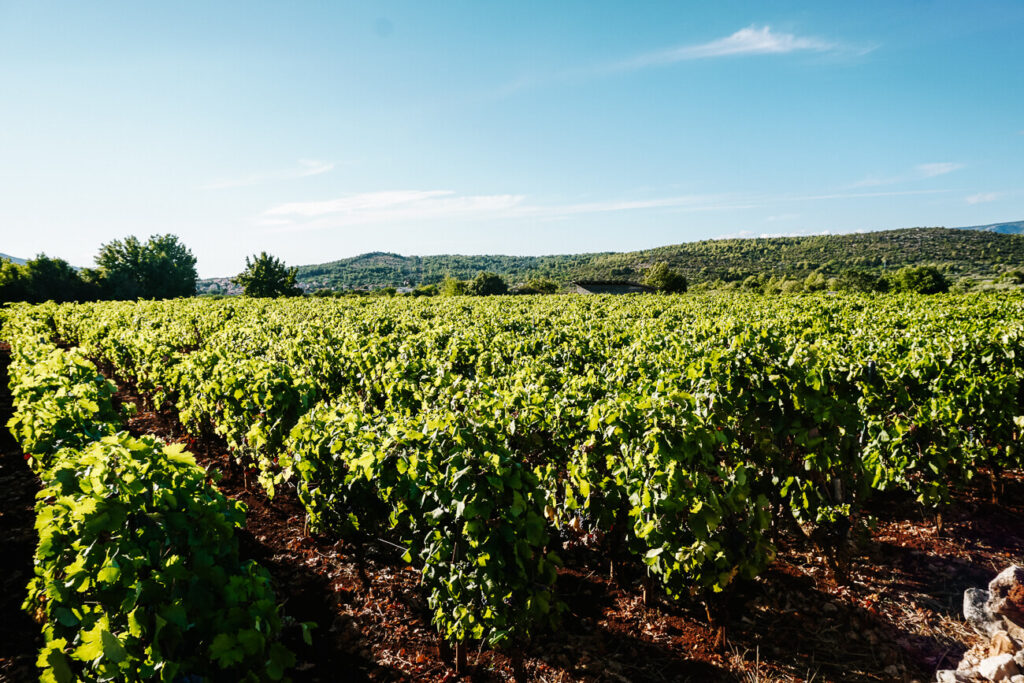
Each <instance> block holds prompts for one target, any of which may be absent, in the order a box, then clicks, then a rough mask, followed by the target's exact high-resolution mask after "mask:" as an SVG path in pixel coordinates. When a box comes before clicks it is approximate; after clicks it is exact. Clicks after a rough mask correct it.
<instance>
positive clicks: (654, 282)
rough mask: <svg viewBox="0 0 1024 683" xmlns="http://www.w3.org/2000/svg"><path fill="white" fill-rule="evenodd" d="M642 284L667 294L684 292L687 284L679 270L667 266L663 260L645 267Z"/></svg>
mask: <svg viewBox="0 0 1024 683" xmlns="http://www.w3.org/2000/svg"><path fill="white" fill-rule="evenodd" d="M644 284H645V285H647V286H648V287H653V288H654V289H656V290H658V291H659V292H665V293H667V294H673V293H676V292H685V291H686V288H687V285H688V283H687V282H686V277H685V276H683V274H682V273H680V272H679V271H676V270H673V269H672V268H669V266H668V264H667V263H665V262H664V261H661V262H659V263H655V264H654V265H653V266H651V267H650V268H648V269H647V274H646V275H645V276H644Z"/></svg>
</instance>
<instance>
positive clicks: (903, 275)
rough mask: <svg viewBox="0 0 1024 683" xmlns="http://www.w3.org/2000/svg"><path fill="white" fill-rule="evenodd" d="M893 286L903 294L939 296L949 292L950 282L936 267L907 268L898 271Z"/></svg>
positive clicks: (893, 279)
mask: <svg viewBox="0 0 1024 683" xmlns="http://www.w3.org/2000/svg"><path fill="white" fill-rule="evenodd" d="M892 282H893V286H894V287H895V289H897V290H898V291H901V292H912V293H914V294H939V293H941V292H945V291H947V290H949V281H948V280H947V279H946V278H945V277H944V276H943V275H942V273H941V272H939V269H938V268H935V267H934V266H905V267H903V268H900V269H899V270H898V271H896V274H895V275H894V276H893V278H892Z"/></svg>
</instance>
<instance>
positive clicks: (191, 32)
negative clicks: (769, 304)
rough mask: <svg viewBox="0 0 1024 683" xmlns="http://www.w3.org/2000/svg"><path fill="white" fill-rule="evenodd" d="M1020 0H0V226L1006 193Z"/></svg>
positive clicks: (284, 227) (560, 218) (435, 244)
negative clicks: (373, 0)
mask: <svg viewBox="0 0 1024 683" xmlns="http://www.w3.org/2000/svg"><path fill="white" fill-rule="evenodd" d="M1022 35H1024V2H1020V1H1019V0H1017V1H1014V2H999V1H986V2H984V3H967V2H925V1H916V2H894V1H891V0H890V1H886V2H756V3H755V2H748V3H741V2H714V3H696V2H694V3H683V2H629V3H626V2H595V1H594V0H586V1H580V2H557V3H552V2H528V1H525V0H518V1H516V2H456V1H451V0H446V1H445V2H423V1H416V2H397V1H396V2H386V3H384V2H379V3H367V2H361V3H355V2H351V3H347V2H316V3H314V2H289V3H280V2H276V3H257V2H244V3H243V2H237V3H228V2H174V3H161V4H159V5H158V4H157V3H140V2H102V3H80V2H75V3H72V2H44V1H39V2H4V1H3V0H0V252H4V253H9V254H14V255H16V256H32V255H34V254H36V253H39V252H45V253H47V254H49V255H51V256H60V257H62V258H65V259H67V260H69V261H71V262H72V263H75V264H76V265H90V264H91V263H92V259H93V256H94V255H95V253H96V250H97V248H98V247H99V245H100V243H102V242H105V241H109V240H111V239H115V238H119V237H124V236H126V235H129V234H136V235H138V236H140V237H146V236H148V235H150V234H154V233H163V232H172V233H175V234H177V235H179V236H180V237H181V238H182V240H183V241H184V242H185V243H186V244H187V245H188V246H189V247H190V248H191V249H192V250H193V252H194V253H195V254H196V256H197V257H198V259H199V264H198V265H199V272H200V275H202V276H216V275H230V274H234V273H236V272H238V271H239V270H240V269H241V267H242V266H243V265H244V258H245V256H246V255H247V254H252V253H255V252H258V251H261V250H266V251H269V252H271V253H273V254H275V255H277V256H279V257H281V258H283V259H284V260H285V261H286V262H287V263H289V264H301V263H317V262H322V261H327V260H333V259H337V258H343V257H346V256H353V255H356V254H359V253H363V252H367V251H394V252H399V253H403V254H436V253H507V254H547V253H565V252H583V251H606V250H614V251H621V250H632V249H639V248H645V247H652V246H658V245H663V244H672V243H678V242H686V241H692V240H698V239H707V238H713V237H723V236H759V235H766V234H808V233H820V232H848V231H855V230H873V229H885V228H897V227H909V226H917V225H947V226H959V225H974V224H981V223H991V222H997V221H1008V220H1020V219H1022V218H1024V163H1022V160H1024V40H1021V36H1022Z"/></svg>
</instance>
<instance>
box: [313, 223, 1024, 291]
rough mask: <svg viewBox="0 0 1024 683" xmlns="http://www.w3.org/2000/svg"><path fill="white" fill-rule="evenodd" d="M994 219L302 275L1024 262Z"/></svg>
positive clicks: (358, 263)
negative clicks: (968, 225) (967, 225)
mask: <svg viewBox="0 0 1024 683" xmlns="http://www.w3.org/2000/svg"><path fill="white" fill-rule="evenodd" d="M999 225H1000V226H1011V225H1024V222H1022V223H1018V224H1011V223H1003V224H999ZM990 227H994V226H979V227H978V228H977V229H957V228H908V229H902V230H885V231H879V232H866V233H855V234H846V235H816V236H809V237H772V238H761V239H725V240H704V241H701V242H689V243H685V244H675V245H671V246H666V247H658V248H655V249H645V250H642V251H631V252H624V253H611V252H603V253H591V254H567V255H552V256H500V255H487V256H463V255H455V254H453V255H442V256H401V255H399V254H392V253H386V252H373V253H370V254H363V255H361V256H356V257H353V258H349V259H343V260H340V261H332V262H330V263H322V264H317V265H308V266H300V267H299V272H298V279H299V281H300V283H302V284H303V285H304V287H306V288H307V289H321V288H332V289H347V288H354V287H384V286H391V287H401V286H416V285H420V284H429V283H433V282H438V281H440V280H442V279H443V278H444V277H445V276H447V275H451V276H452V277H456V278H460V279H468V278H471V277H473V276H474V275H476V273H478V272H479V271H481V270H487V271H492V272H495V273H498V274H499V275H501V276H502V277H504V278H505V279H506V280H507V281H508V282H510V283H517V282H523V281H525V280H527V279H529V278H531V277H538V276H543V277H549V278H552V279H554V280H557V281H559V282H569V281H570V280H575V279H637V278H639V277H641V276H642V274H643V271H644V270H646V269H647V268H648V267H649V266H650V265H652V264H654V263H657V262H659V261H664V262H666V263H668V264H669V265H670V266H672V267H673V268H676V269H678V270H680V271H681V272H683V273H684V274H685V275H686V277H687V278H688V279H689V280H690V281H691V282H694V283H698V282H709V281H715V280H722V281H733V280H738V279H742V278H746V277H748V276H749V275H757V274H761V273H770V274H772V275H780V276H781V275H791V276H804V275H807V274H808V273H811V272H814V271H816V270H820V271H822V272H824V273H826V274H838V273H840V272H842V271H844V270H849V269H863V270H866V271H869V272H873V273H881V272H884V271H887V270H893V269H898V268H900V267H902V266H905V265H918V264H923V263H928V264H934V265H936V266H939V267H940V268H941V269H942V270H944V271H945V272H946V273H948V274H949V275H951V276H954V277H967V276H974V277H986V276H992V275H997V274H999V273H1001V272H1004V271H1006V270H1011V269H1017V268H1024V236H1021V235H1015V234H1003V232H1005V230H1003V231H1000V230H989V229H988V228H990ZM1007 229H1008V228H1007Z"/></svg>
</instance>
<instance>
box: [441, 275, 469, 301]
mask: <svg viewBox="0 0 1024 683" xmlns="http://www.w3.org/2000/svg"><path fill="white" fill-rule="evenodd" d="M437 291H438V293H439V294H440V295H441V296H462V295H464V294H469V283H467V282H466V281H465V280H457V279H455V278H453V277H452V276H451V275H449V276H448V277H446V278H445V279H444V280H442V281H441V284H440V285H439V286H438V288H437Z"/></svg>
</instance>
